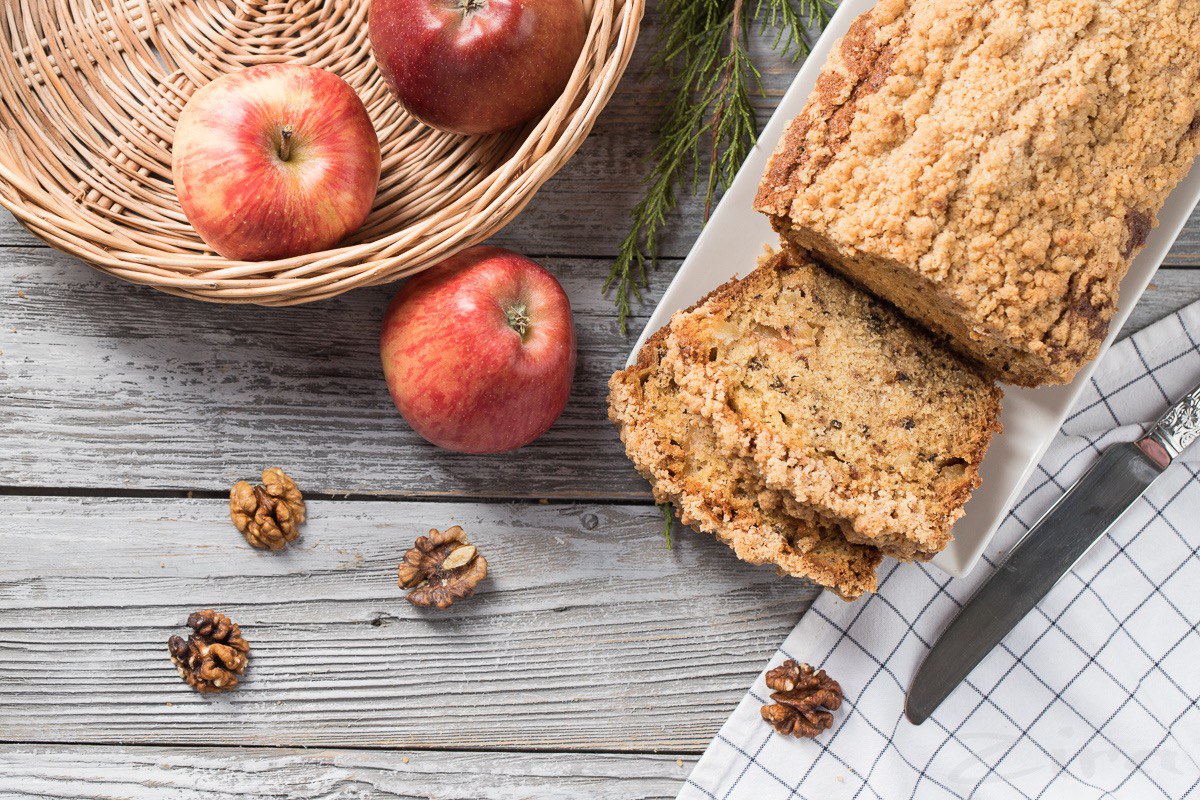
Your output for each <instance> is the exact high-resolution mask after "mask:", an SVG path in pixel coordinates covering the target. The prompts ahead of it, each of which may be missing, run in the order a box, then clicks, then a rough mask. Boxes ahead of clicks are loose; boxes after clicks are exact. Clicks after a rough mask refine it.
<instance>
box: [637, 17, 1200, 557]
mask: <svg viewBox="0 0 1200 800" xmlns="http://www.w3.org/2000/svg"><path fill="white" fill-rule="evenodd" d="M872 5H874V0H843V2H842V3H841V5H840V7H839V8H838V10H837V12H836V13H835V14H834V15H833V19H832V20H831V21H830V22H829V25H828V26H827V27H826V29H825V32H824V34H823V35H822V36H821V38H820V40H819V41H818V42H817V44H816V46H815V47H814V48H813V51H812V54H811V55H810V56H809V57H808V59H807V60H806V61H805V62H804V65H803V66H802V67H801V69H800V71H799V73H798V74H797V75H796V79H795V80H794V81H793V82H792V85H791V87H790V88H789V89H788V91H787V93H786V94H785V95H784V96H783V100H782V101H781V102H780V103H779V107H778V108H777V109H776V110H775V113H774V114H773V115H772V116H771V119H770V121H768V122H767V125H766V127H765V128H764V129H763V132H762V136H761V137H760V138H759V141H758V145H757V146H756V147H755V148H754V149H753V151H752V152H751V154H750V156H749V158H747V159H746V163H745V164H743V165H742V168H741V170H740V171H739V172H738V174H737V177H736V178H735V179H734V182H733V184H732V186H730V187H729V191H727V192H726V193H725V196H724V198H723V199H722V200H721V202H720V204H719V205H718V206H717V208H716V210H715V211H714V212H713V215H712V218H711V219H710V220H709V222H708V224H707V225H706V226H705V228H704V230H703V231H702V232H701V233H700V236H699V238H697V239H696V244H695V245H694V246H693V247H692V250H691V252H690V253H689V254H688V257H687V259H686V260H685V261H684V262H683V264H682V266H680V268H679V272H678V273H677V274H676V275H675V278H674V280H672V281H671V285H670V286H669V287H668V288H667V291H666V294H664V295H663V298H662V300H661V301H660V302H659V304H658V307H657V308H656V309H655V311H654V314H653V316H651V317H650V321H649V323H647V325H646V329H645V330H644V331H643V332H642V335H641V337H640V338H639V339H638V342H637V345H635V346H634V349H633V353H632V354H631V355H630V362H632V361H633V359H634V355H636V353H637V351H638V350H639V349H640V348H641V346H642V342H644V341H645V340H646V338H647V337H648V336H649V335H650V334H651V333H653V332H654V331H656V330H658V329H659V328H660V327H662V326H663V325H665V324H666V323H667V322H668V320H670V318H671V315H672V314H674V313H675V312H676V311H678V310H679V309H681V308H687V307H688V306H690V305H692V304H693V303H694V302H696V300H698V299H699V298H700V297H702V296H703V295H705V294H707V293H708V292H709V291H711V290H712V289H714V288H716V287H717V286H719V285H721V284H722V283H724V282H725V281H727V280H729V279H730V278H732V277H734V276H735V275H744V274H745V273H746V272H748V271H749V270H750V269H752V268H753V265H754V263H755V261H756V260H757V259H758V257H759V256H760V255H761V254H762V251H763V247H764V245H771V246H775V245H776V244H777V243H778V237H777V236H776V235H775V233H774V232H773V231H772V230H771V226H770V224H769V223H768V222H767V219H766V217H764V216H763V215H761V214H759V213H757V212H755V211H754V210H753V209H752V207H751V206H752V204H753V202H754V195H755V192H756V191H757V189H758V182H759V178H760V177H761V176H762V174H763V172H764V171H765V170H766V166H767V159H768V158H769V157H770V155H771V152H772V150H774V148H775V144H776V143H777V142H778V141H779V138H780V136H782V134H783V129H784V127H785V126H786V125H787V123H788V121H789V120H791V119H792V118H793V117H795V116H797V115H798V114H799V113H800V111H801V109H802V108H803V107H804V103H805V101H806V100H807V98H808V95H809V92H811V91H812V88H813V86H814V85H815V84H816V81H817V75H818V74H819V73H820V71H821V66H822V65H823V64H824V63H825V57H826V55H827V54H828V53H829V50H830V48H831V47H832V46H833V44H834V43H835V42H836V41H837V40H838V39H840V38H841V37H842V36H843V35H844V34H845V33H846V30H847V29H848V28H849V27H850V23H851V22H853V21H854V18H855V17H857V16H858V15H859V14H861V13H862V12H864V11H866V10H868V9H869V8H871V6H872ZM1198 200H1200V170H1196V169H1193V170H1192V171H1191V173H1190V174H1189V175H1188V177H1187V179H1186V180H1184V182H1183V183H1181V184H1180V185H1179V186H1178V187H1177V188H1176V189H1175V191H1174V193H1172V195H1171V197H1170V198H1169V199H1168V200H1167V203H1166V205H1165V206H1164V207H1163V209H1162V211H1161V212H1159V215H1158V221H1159V225H1158V227H1157V228H1155V229H1154V231H1153V232H1151V234H1150V237H1149V239H1147V241H1146V247H1145V249H1143V250H1142V252H1141V254H1140V255H1139V256H1138V257H1137V259H1136V260H1135V261H1134V263H1133V266H1132V267H1131V268H1130V270H1129V274H1128V275H1127V276H1126V277H1125V280H1124V282H1123V283H1122V284H1121V302H1120V310H1119V311H1118V312H1117V314H1116V316H1115V317H1113V320H1112V327H1111V328H1110V333H1109V337H1108V340H1107V341H1106V342H1105V343H1104V350H1107V349H1108V346H1109V345H1110V344H1111V343H1112V340H1113V337H1114V336H1115V335H1116V332H1117V331H1119V330H1120V329H1121V326H1122V325H1124V324H1125V320H1126V319H1127V318H1128V316H1129V312H1130V310H1131V309H1132V308H1133V306H1134V305H1135V304H1136V303H1137V301H1138V299H1139V298H1140V297H1141V296H1142V292H1144V291H1145V290H1146V286H1147V285H1148V284H1149V283H1150V279H1151V278H1152V277H1153V276H1154V272H1155V271H1156V270H1157V269H1158V266H1159V264H1161V263H1162V261H1163V259H1164V258H1165V257H1166V255H1167V251H1168V250H1169V249H1170V248H1171V244H1172V243H1173V242H1174V241H1175V238H1176V237H1177V236H1178V235H1179V231H1180V230H1181V229H1182V228H1183V225H1184V223H1185V222H1187V219H1188V217H1189V216H1190V215H1191V213H1192V211H1193V210H1194V209H1195V208H1196V204H1197V201H1198ZM1102 352H1103V351H1102ZM1094 369H1095V365H1094V364H1093V365H1090V366H1088V367H1086V368H1085V369H1083V370H1082V371H1081V372H1080V373H1079V375H1078V376H1077V377H1076V378H1075V381H1074V382H1073V383H1070V384H1068V385H1066V386H1054V387H1049V388H1042V389H1022V388H1020V387H1016V386H1005V387H1004V402H1003V407H1002V409H1001V421H1002V422H1003V424H1004V433H1003V434H1001V435H1000V436H998V437H996V439H995V440H994V441H993V443H992V446H991V448H990V449H989V450H988V454H987V457H986V458H985V459H984V462H983V465H982V467H981V471H982V475H983V485H982V486H981V487H980V488H979V489H978V490H977V491H976V492H975V495H974V496H973V497H972V498H971V500H970V502H968V503H967V506H966V513H965V514H964V515H963V518H962V519H961V520H959V522H958V524H957V525H955V526H954V541H953V542H952V543H951V544H950V546H949V547H948V548H946V550H945V551H943V552H942V553H940V554H939V555H938V556H937V557H936V558H935V559H934V560H933V564H934V565H935V566H937V567H938V568H940V569H942V570H944V571H945V572H947V573H949V574H950V575H953V576H956V577H962V576H964V575H966V574H967V573H968V572H970V571H971V569H972V568H973V567H974V566H975V564H976V562H978V560H979V557H980V555H982V554H983V551H984V549H985V548H986V547H987V545H988V542H990V541H991V539H992V536H993V534H995V532H996V529H997V528H998V527H999V526H1000V523H1001V522H1003V521H1004V518H1005V516H1006V515H1007V513H1008V509H1009V508H1011V507H1012V505H1013V504H1014V502H1015V501H1016V500H1017V496H1018V493H1019V492H1020V491H1021V489H1022V487H1023V486H1024V485H1025V483H1026V482H1027V481H1028V479H1029V476H1030V475H1031V474H1032V473H1033V471H1034V469H1035V468H1036V467H1037V464H1038V461H1039V460H1040V459H1041V457H1042V454H1043V453H1045V452H1046V448H1047V447H1049V446H1050V442H1051V441H1052V440H1053V439H1054V436H1055V434H1056V433H1057V432H1058V429H1059V428H1060V427H1062V423H1063V421H1064V420H1065V419H1066V417H1067V413H1068V412H1069V411H1070V410H1071V408H1072V406H1074V404H1075V400H1076V398H1077V397H1078V396H1079V392H1080V391H1081V390H1082V388H1083V387H1084V385H1085V384H1086V383H1087V381H1088V380H1089V379H1090V378H1091V376H1092V372H1093V371H1094Z"/></svg>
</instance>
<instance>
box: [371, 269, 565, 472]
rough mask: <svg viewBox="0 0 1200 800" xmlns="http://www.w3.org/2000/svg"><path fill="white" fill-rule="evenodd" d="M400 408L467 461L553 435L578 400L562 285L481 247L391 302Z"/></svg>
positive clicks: (387, 330)
mask: <svg viewBox="0 0 1200 800" xmlns="http://www.w3.org/2000/svg"><path fill="white" fill-rule="evenodd" d="M380 350H381V352H382V354H383V374H384V377H385V378H386V379H387V384H388V389H389V390H390V391H391V393H392V400H393V401H394V402H395V403H396V408H398V409H399V410H400V413H401V414H402V415H403V416H404V419H406V420H407V421H408V424H409V425H411V426H412V427H413V430H415V431H416V432H417V433H419V434H421V435H422V436H423V437H425V438H426V439H428V440H429V441H430V442H432V443H434V444H436V445H438V446H439V447H445V448H447V449H449V450H456V451H458V452H460V453H499V452H502V451H504V450H512V449H513V448H516V447H521V446H522V445H526V444H529V443H530V442H532V441H533V440H534V439H536V438H537V437H539V436H541V435H542V434H543V433H544V432H545V431H546V429H547V428H549V427H550V426H551V425H552V424H554V421H555V420H556V419H558V416H559V415H560V414H561V413H562V410H563V408H565V407H566V405H567V396H568V395H569V394H570V392H571V379H572V377H573V376H574V374H575V327H574V325H573V324H572V322H571V304H570V302H568V300H567V295H566V293H565V292H563V289H562V286H560V285H559V283H558V281H556V280H555V279H554V276H553V275H551V274H550V273H549V272H547V271H546V270H544V269H543V268H542V267H540V266H538V265H537V264H535V263H534V262H532V261H530V260H529V259H528V258H525V257H524V256H521V255H517V254H516V253H514V252H512V251H510V250H505V249H503V248H500V247H473V248H471V249H470V250H466V251H464V252H462V253H459V254H458V255H456V256H453V257H452V258H448V259H446V260H445V261H443V262H442V263H440V264H438V265H436V266H434V267H431V268H430V269H428V270H426V271H425V272H423V273H421V274H420V275H417V276H416V277H415V278H412V279H411V280H409V282H408V283H406V284H405V285H404V288H402V289H401V290H400V292H399V293H398V294H397V295H396V297H395V299H394V300H392V304H391V305H390V306H389V307H388V310H387V315H386V316H385V317H384V320H383V336H382V337H381V340H380Z"/></svg>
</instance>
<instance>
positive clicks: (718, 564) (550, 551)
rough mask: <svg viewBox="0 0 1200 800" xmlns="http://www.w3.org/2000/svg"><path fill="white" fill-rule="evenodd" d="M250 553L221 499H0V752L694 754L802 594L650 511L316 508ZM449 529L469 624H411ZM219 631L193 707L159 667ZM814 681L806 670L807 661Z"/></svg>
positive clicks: (803, 600)
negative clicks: (241, 748) (206, 686)
mask: <svg viewBox="0 0 1200 800" xmlns="http://www.w3.org/2000/svg"><path fill="white" fill-rule="evenodd" d="M310 517H311V521H310V522H309V523H308V524H307V526H306V527H305V529H304V535H303V538H302V540H300V543H299V546H297V547H294V548H292V549H289V550H288V551H286V552H283V553H270V552H261V551H255V550H252V549H251V548H250V547H248V546H247V545H246V544H245V542H244V541H243V540H242V538H241V536H240V535H239V534H238V533H237V531H236V530H235V529H234V528H233V527H232V525H231V524H230V523H229V520H228V517H227V504H226V503H225V502H224V501H222V500H201V499H195V500H186V499H145V498H143V499H129V498H107V499H101V498H84V499H79V498H63V497H0V519H3V520H4V523H3V530H2V532H0V541H2V542H3V546H4V552H5V553H6V554H7V555H6V557H5V558H4V559H0V731H2V732H3V734H2V737H0V738H2V739H3V740H7V741H10V742H73V743H86V744H101V743H128V742H157V743H162V744H166V743H173V744H195V745H271V746H314V747H320V746H326V747H328V746H347V747H395V748H406V747H407V748H413V747H416V748H430V749H439V748H445V747H453V748H455V749H479V750H490V749H511V750H522V751H531V750H546V749H548V750H587V751H619V752H631V751H632V752H636V751H654V752H668V753H672V752H675V753H678V752H699V751H700V750H702V749H703V748H704V746H705V745H706V744H707V743H708V741H709V740H710V739H711V738H712V736H713V735H714V734H715V733H716V731H717V729H718V728H719V727H720V725H721V724H722V723H723V722H724V720H725V718H726V717H727V716H728V714H729V713H730V711H731V710H732V709H733V707H734V706H735V705H736V704H737V702H738V701H739V700H740V699H741V697H742V694H743V692H744V691H745V689H746V687H747V686H748V685H749V684H750V682H751V681H752V680H753V678H754V676H755V674H756V673H757V672H758V670H759V669H761V667H762V664H763V663H764V662H765V661H766V660H767V658H768V657H769V656H770V654H771V653H772V652H773V651H774V649H775V648H776V647H777V646H778V644H779V642H780V641H782V640H783V639H784V637H785V636H786V635H787V634H788V633H789V632H790V630H791V629H792V628H793V627H794V625H795V624H796V622H797V621H798V620H799V617H800V615H801V613H802V612H803V611H804V610H805V608H806V607H807V606H808V604H809V603H810V602H811V599H812V598H813V596H814V594H815V592H814V589H813V588H812V587H811V586H809V585H807V584H806V583H804V582H801V581H796V580H791V579H781V578H778V577H777V576H776V575H775V574H774V571H773V570H771V569H768V568H760V567H752V566H750V565H747V564H743V563H741V562H739V561H737V560H736V559H734V558H733V556H732V554H731V553H730V552H729V551H728V550H727V549H726V548H725V547H724V546H723V545H721V544H719V543H718V542H716V541H715V539H712V538H711V537H707V536H700V535H696V534H691V533H683V534H680V535H679V536H678V541H677V544H676V547H675V548H674V549H673V550H667V549H666V548H665V547H664V544H663V541H662V539H661V538H660V535H659V530H660V519H659V516H658V513H657V511H656V509H654V508H653V507H627V506H613V505H565V504H562V505H560V504H549V505H543V504H536V503H533V504H528V503H526V504H498V503H492V504H477V503H399V502H385V501H357V502H346V501H324V502H314V503H312V504H311V506H310ZM451 523H459V524H461V525H463V527H464V528H465V529H466V530H467V531H468V533H469V535H470V536H471V537H472V540H473V541H474V542H475V543H477V544H478V545H479V547H480V549H481V551H482V552H484V553H485V555H486V557H487V558H488V560H489V565H490V569H489V572H490V576H489V578H488V579H487V581H486V582H485V583H484V584H482V585H481V587H480V593H479V595H478V596H476V597H475V598H473V599H472V600H471V601H468V602H465V603H463V604H461V605H458V606H455V607H453V608H451V609H449V610H447V611H443V612H438V611H431V610H428V609H417V608H414V607H412V606H411V605H409V604H408V603H407V602H406V601H405V600H404V599H403V598H402V595H401V592H400V590H399V589H398V588H397V587H396V565H397V563H398V561H399V559H400V558H401V556H402V554H403V552H404V550H405V549H406V548H407V547H409V546H411V543H412V541H413V539H414V538H415V537H416V536H417V535H418V534H420V533H423V532H424V531H426V530H428V528H430V527H443V526H446V525H449V524H451ZM210 607H213V608H218V609H220V610H222V611H224V612H226V613H228V614H229V615H230V616H231V617H232V618H233V619H234V620H235V621H236V622H238V623H239V624H240V625H241V626H242V628H243V631H244V633H245V635H246V637H247V639H248V640H249V641H250V643H251V647H252V660H251V665H250V669H249V671H248V673H247V677H246V680H245V683H244V685H243V686H242V687H240V688H239V689H238V690H237V691H235V692H232V693H230V694H228V695H222V696H218V697H215V698H214V697H205V696H202V695H199V694H197V693H195V692H193V691H192V690H191V689H189V688H187V686H186V685H185V684H184V683H183V682H182V681H181V680H180V679H179V677H178V676H177V674H176V673H175V670H174V668H173V667H172V665H171V663H170V660H169V658H168V656H167V653H166V647H165V642H166V639H167V637H168V636H170V635H172V634H175V633H182V632H184V631H185V629H184V628H183V622H184V620H185V619H186V617H187V615H188V614H189V613H190V612H191V611H194V610H196V609H200V608H210ZM812 658H814V659H819V658H820V655H819V654H812Z"/></svg>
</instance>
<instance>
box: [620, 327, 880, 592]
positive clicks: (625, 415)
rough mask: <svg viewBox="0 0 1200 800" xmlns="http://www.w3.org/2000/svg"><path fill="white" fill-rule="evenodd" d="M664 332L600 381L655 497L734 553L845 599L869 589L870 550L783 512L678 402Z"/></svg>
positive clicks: (746, 466) (876, 559)
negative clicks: (666, 364)
mask: <svg viewBox="0 0 1200 800" xmlns="http://www.w3.org/2000/svg"><path fill="white" fill-rule="evenodd" d="M667 338H668V331H667V329H665V328H664V329H663V330H661V331H659V332H658V333H657V334H656V335H655V336H653V337H652V338H651V339H650V340H649V341H648V342H647V343H646V344H645V346H644V347H643V348H642V350H641V352H640V354H639V358H638V361H637V363H636V364H634V365H633V366H631V367H629V368H627V369H624V370H621V371H619V372H617V373H616V374H615V375H613V377H612V379H611V381H610V382H609V388H610V392H609V416H610V417H611V419H612V421H613V422H614V423H616V425H617V428H618V429H619V430H620V433H621V439H622V441H624V443H625V449H626V452H627V453H628V454H629V458H630V459H631V460H632V461H633V463H634V465H635V466H636V467H637V469H638V471H639V472H640V473H641V474H642V475H643V476H644V477H645V478H646V479H647V480H649V481H650V482H651V484H652V485H653V487H654V496H655V499H656V500H658V501H659V502H664V501H668V502H671V503H672V504H674V505H675V507H676V509H677V510H678V511H679V514H680V517H681V518H682V520H683V523H684V524H685V525H693V526H695V527H697V528H699V529H700V530H703V531H706V532H708V533H712V534H715V535H716V536H717V537H718V538H719V539H720V540H721V541H723V542H725V543H726V544H727V545H729V546H730V547H731V548H732V549H733V551H734V553H736V554H737V556H738V558H741V559H742V560H744V561H749V562H750V563H753V564H764V563H767V564H774V565H775V566H776V567H777V568H778V569H779V571H780V572H781V573H785V574H788V575H794V576H797V577H804V578H810V579H812V580H813V581H816V582H817V583H819V584H821V585H823V586H827V587H829V588H830V589H832V590H833V591H834V592H836V593H837V594H838V595H839V596H841V597H842V598H844V599H847V600H852V599H854V598H856V597H858V596H859V595H861V594H862V593H863V592H870V591H874V589H875V585H876V579H875V570H876V567H878V566H879V563H880V560H881V558H882V557H881V555H880V552H879V551H878V550H877V549H875V548H873V547H867V546H863V545H859V544H851V543H850V542H848V541H846V538H845V536H843V535H842V533H841V532H840V531H839V530H838V529H837V528H836V527H834V526H831V525H828V524H825V525H819V524H818V525H814V524H812V522H811V521H806V520H805V519H801V518H799V517H797V516H793V515H790V514H789V513H787V511H786V510H785V509H786V508H787V506H788V505H789V503H787V502H785V500H786V499H787V498H785V497H783V496H782V495H781V493H779V492H776V491H772V490H769V489H767V487H766V486H765V485H764V484H763V481H762V478H761V476H760V475H759V474H758V473H757V472H756V470H755V467H754V465H753V463H752V462H751V461H749V460H748V459H744V458H737V457H735V458H730V457H728V456H727V455H726V454H725V453H723V452H722V448H721V447H720V446H719V444H718V442H717V439H716V435H715V432H714V431H713V429H712V428H711V427H710V426H709V425H708V424H707V423H706V422H705V420H704V419H703V418H701V417H700V416H699V415H697V414H694V413H691V412H690V411H689V410H688V408H687V407H685V406H684V404H683V403H682V402H681V401H680V399H679V397H678V386H676V385H675V383H674V381H673V379H672V377H671V375H670V373H668V372H666V371H664V370H663V369H661V367H660V364H659V360H660V358H661V357H662V355H663V353H664V352H666V349H667V342H666V340H667ZM790 505H791V506H792V507H793V508H795V507H796V505H797V504H795V503H791V504H790Z"/></svg>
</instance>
